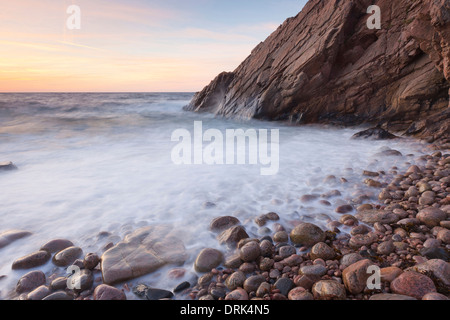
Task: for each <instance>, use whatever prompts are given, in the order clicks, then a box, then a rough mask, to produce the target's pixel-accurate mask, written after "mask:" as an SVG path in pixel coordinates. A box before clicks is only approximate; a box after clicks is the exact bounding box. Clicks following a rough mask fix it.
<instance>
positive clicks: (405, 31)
mask: <svg viewBox="0 0 450 320" xmlns="http://www.w3.org/2000/svg"><path fill="white" fill-rule="evenodd" d="M370 5H377V6H379V7H380V9H381V29H380V30H377V29H369V28H368V26H367V20H368V19H369V18H370V16H371V14H368V13H367V9H368V7H369V6H370ZM449 89H450V0H415V1H413V0H396V1H392V0H378V1H373V0H346V1H342V0H341V1H339V0H310V1H309V2H308V3H307V4H306V6H305V7H304V8H303V10H302V11H301V12H300V13H299V14H298V15H297V16H296V17H293V18H289V19H287V20H286V21H285V22H284V23H283V24H282V25H281V26H280V27H279V28H278V29H277V30H276V31H275V32H274V33H273V34H272V35H270V36H269V37H268V38H267V39H266V40H265V41H264V42H262V43H261V44H259V45H258V46H257V47H256V48H255V49H254V50H253V51H252V53H251V55H250V56H249V57H248V58H247V59H246V60H245V61H244V62H243V63H242V64H241V65H240V66H239V67H238V68H237V69H236V70H235V71H234V72H230V73H222V74H220V75H219V76H218V77H217V78H216V79H214V80H213V81H212V82H211V84H210V85H208V86H207V87H206V88H205V89H203V91H201V92H199V93H197V94H196V95H195V97H194V98H193V100H192V101H191V103H190V104H189V105H188V106H187V107H186V109H188V110H192V111H208V112H214V113H217V114H218V115H224V116H230V117H231V116H238V117H251V118H258V119H269V120H288V121H291V122H293V123H330V124H336V125H345V126H348V125H361V124H372V125H380V126H382V127H383V128H387V129H389V130H392V131H396V132H401V133H406V134H409V135H415V136H419V137H432V138H433V139H439V138H442V137H448V136H449V135H450V124H449V123H450V121H449V119H450V109H449V94H450V90H449Z"/></svg>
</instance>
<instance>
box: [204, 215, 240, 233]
mask: <svg viewBox="0 0 450 320" xmlns="http://www.w3.org/2000/svg"><path fill="white" fill-rule="evenodd" d="M240 223H241V222H240V221H239V219H238V218H235V217H232V216H224V217H218V218H215V219H214V220H213V221H211V223H210V225H209V229H210V230H211V231H212V232H222V231H224V230H227V229H229V228H231V227H234V226H235V225H238V224H240Z"/></svg>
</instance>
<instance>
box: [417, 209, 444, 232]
mask: <svg viewBox="0 0 450 320" xmlns="http://www.w3.org/2000/svg"><path fill="white" fill-rule="evenodd" d="M416 218H417V219H419V221H420V222H422V223H423V224H425V225H426V226H427V227H429V228H433V227H436V226H439V225H440V223H441V221H443V220H445V219H447V213H445V212H444V211H442V210H440V209H438V208H434V207H428V208H425V209H423V210H420V211H419V213H418V214H417V216H416Z"/></svg>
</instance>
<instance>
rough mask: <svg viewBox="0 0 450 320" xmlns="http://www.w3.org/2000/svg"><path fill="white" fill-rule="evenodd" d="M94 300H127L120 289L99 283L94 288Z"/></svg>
mask: <svg viewBox="0 0 450 320" xmlns="http://www.w3.org/2000/svg"><path fill="white" fill-rule="evenodd" d="M94 300H107V301H112V300H127V297H126V296H125V293H123V291H122V290H119V289H117V288H114V287H111V286H108V285H106V284H101V285H99V286H98V287H97V288H95V290H94Z"/></svg>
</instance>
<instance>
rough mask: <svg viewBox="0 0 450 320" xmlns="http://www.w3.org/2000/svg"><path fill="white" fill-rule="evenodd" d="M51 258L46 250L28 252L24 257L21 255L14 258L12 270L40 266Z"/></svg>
mask: <svg viewBox="0 0 450 320" xmlns="http://www.w3.org/2000/svg"><path fill="white" fill-rule="evenodd" d="M50 258H51V255H50V253H48V252H47V251H43V250H41V251H37V252H33V253H30V254H28V255H26V256H24V257H21V258H19V259H17V260H15V261H14V262H13V264H12V269H13V270H20V269H22V270H23V269H31V268H35V267H39V266H42V265H43V264H46V263H47V261H49V260H50Z"/></svg>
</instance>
